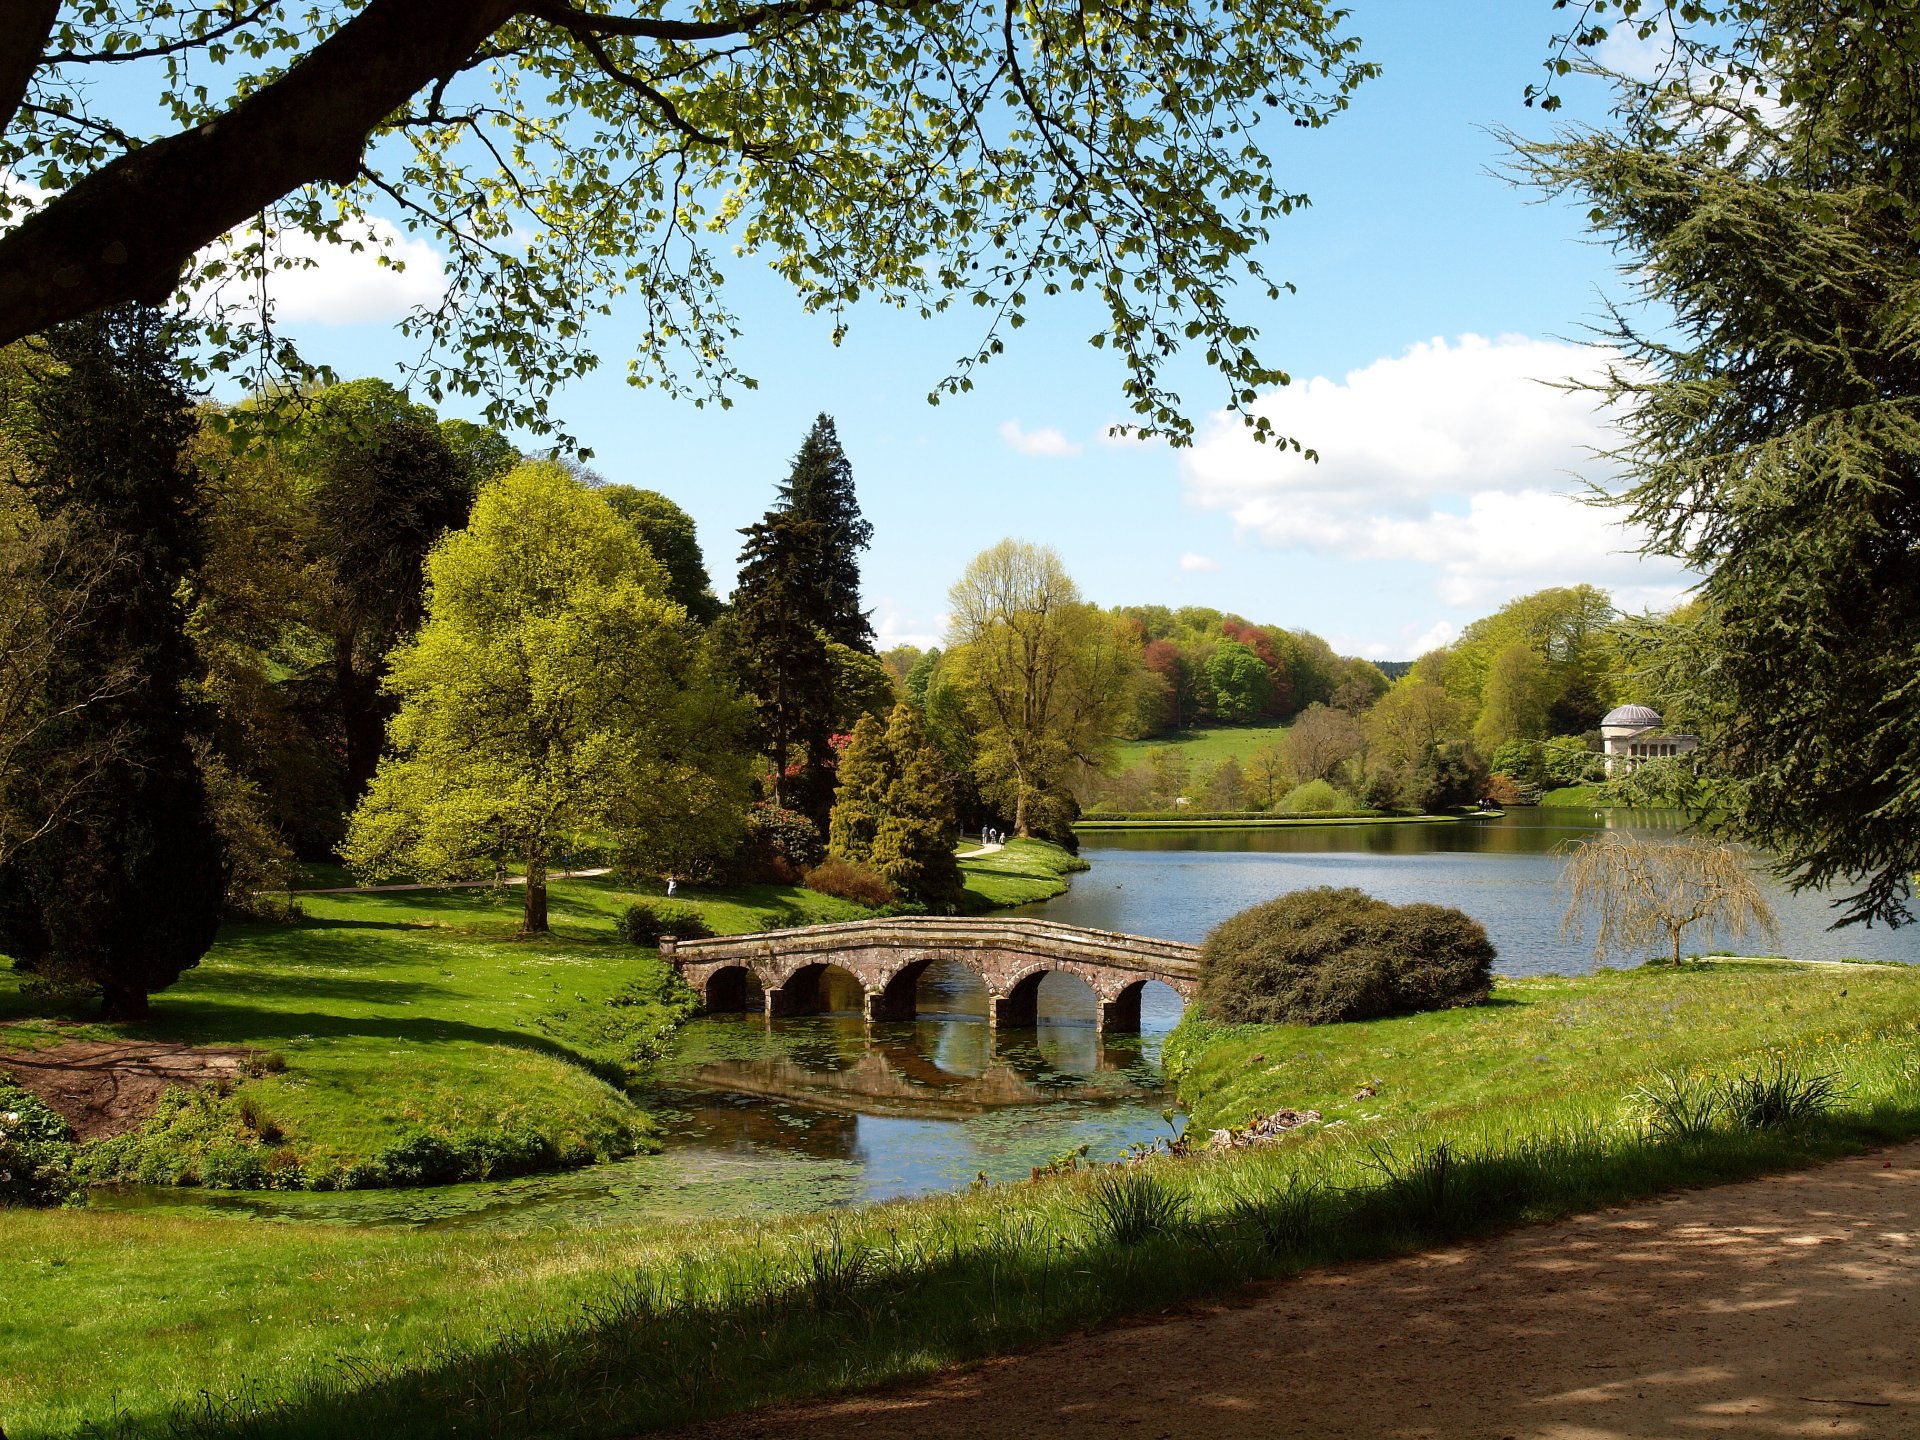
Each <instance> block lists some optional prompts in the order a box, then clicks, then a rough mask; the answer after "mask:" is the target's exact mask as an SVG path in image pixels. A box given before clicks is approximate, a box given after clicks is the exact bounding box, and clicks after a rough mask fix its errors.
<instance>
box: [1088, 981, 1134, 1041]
mask: <svg viewBox="0 0 1920 1440" xmlns="http://www.w3.org/2000/svg"><path fill="white" fill-rule="evenodd" d="M1141 988H1142V987H1140V986H1138V985H1129V986H1128V987H1127V988H1126V989H1125V990H1122V991H1121V992H1120V994H1119V995H1118V996H1117V997H1115V998H1114V999H1112V1000H1101V1001H1099V1002H1098V1004H1097V1007H1096V1008H1097V1011H1098V1019H1096V1020H1095V1022H1094V1023H1095V1024H1096V1025H1098V1026H1099V1027H1100V1031H1101V1033H1102V1034H1109V1033H1110V1034H1114V1035H1138V1034H1139V1033H1140V992H1141Z"/></svg>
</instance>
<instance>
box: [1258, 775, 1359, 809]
mask: <svg viewBox="0 0 1920 1440" xmlns="http://www.w3.org/2000/svg"><path fill="white" fill-rule="evenodd" d="M1274 808H1275V809H1277V810H1280V811H1282V812H1283V813H1285V814H1288V815H1319V814H1324V813H1325V812H1327V811H1329V810H1351V809H1353V797H1352V796H1351V795H1348V794H1345V793H1343V792H1342V791H1339V790H1336V789H1334V788H1333V786H1331V785H1329V784H1328V783H1327V782H1326V781H1324V780H1309V781H1307V783H1306V784H1304V785H1296V786H1294V787H1293V789H1291V790H1289V791H1288V792H1287V793H1286V794H1285V795H1283V796H1281V797H1280V803H1279V805H1277V806H1275V807H1274Z"/></svg>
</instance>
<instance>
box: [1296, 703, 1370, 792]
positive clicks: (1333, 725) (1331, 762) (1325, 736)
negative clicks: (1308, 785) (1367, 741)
mask: <svg viewBox="0 0 1920 1440" xmlns="http://www.w3.org/2000/svg"><path fill="white" fill-rule="evenodd" d="M1362 744H1363V737H1362V734H1361V730H1360V722H1359V721H1358V720H1355V719H1354V718H1353V716H1351V715H1349V714H1348V713H1347V712H1346V711H1344V710H1336V709H1332V708H1331V707H1329V706H1326V705H1317V704H1316V705H1309V706H1308V707H1307V708H1306V709H1305V710H1302V711H1301V712H1300V714H1299V716H1298V718H1297V719H1295V720H1294V722H1293V726H1292V728H1291V729H1289V730H1288V731H1287V760H1288V762H1289V768H1290V769H1291V770H1292V772H1293V774H1294V776H1295V778H1296V779H1297V780H1300V781H1307V780H1325V779H1327V778H1328V777H1329V776H1331V775H1332V774H1333V772H1334V771H1336V770H1338V769H1339V768H1340V767H1341V766H1342V765H1344V764H1346V763H1347V761H1349V760H1351V759H1352V758H1353V757H1354V756H1355V755H1357V754H1359V753H1360V747H1361V745H1362Z"/></svg>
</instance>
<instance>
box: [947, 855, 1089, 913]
mask: <svg viewBox="0 0 1920 1440" xmlns="http://www.w3.org/2000/svg"><path fill="white" fill-rule="evenodd" d="M1086 868H1087V862H1086V861H1084V860H1081V859H1079V858H1078V857H1077V856H1073V855H1069V854H1068V853H1067V852H1066V851H1065V850H1062V849H1061V848H1060V847H1059V846H1058V845H1054V844H1051V843H1049V842H1048V841H1045V840H1009V841H1007V842H1006V844H1005V846H1004V847H1003V848H1001V849H999V850H996V851H994V852H993V853H992V854H991V855H982V856H980V857H979V858H978V859H974V860H962V861H961V862H960V876H961V879H962V881H963V882H964V883H965V885H966V887H967V888H966V895H965V897H964V899H963V901H962V908H963V909H964V910H966V911H967V913H969V914H978V913H980V912H981V911H984V910H999V909H1004V908H1006V907H1007V906H1009V905H1030V904H1032V903H1033V902H1034V901H1036V900H1051V899H1052V898H1053V897H1054V896H1056V895H1061V894H1064V893H1066V889H1067V883H1068V882H1067V877H1068V876H1069V875H1071V874H1073V873H1074V872H1075V871H1077V870H1085V869H1086Z"/></svg>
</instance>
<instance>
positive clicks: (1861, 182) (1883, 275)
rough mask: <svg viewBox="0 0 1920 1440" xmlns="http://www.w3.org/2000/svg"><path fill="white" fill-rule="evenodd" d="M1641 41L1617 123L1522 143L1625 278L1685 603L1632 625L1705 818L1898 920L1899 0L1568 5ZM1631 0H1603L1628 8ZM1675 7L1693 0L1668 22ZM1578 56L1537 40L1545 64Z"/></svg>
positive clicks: (1656, 535) (1915, 411)
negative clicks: (1681, 733)
mask: <svg viewBox="0 0 1920 1440" xmlns="http://www.w3.org/2000/svg"><path fill="white" fill-rule="evenodd" d="M1574 8H1575V9H1576V10H1578V11H1579V12H1580V18H1579V23H1578V24H1576V25H1575V26H1574V27H1573V28H1572V29H1571V30H1570V31H1569V34H1568V37H1567V41H1566V43H1567V45H1568V46H1569V47H1570V48H1571V49H1572V50H1575V51H1578V50H1579V49H1580V48H1581V47H1582V46H1591V45H1592V44H1594V43H1596V42H1597V40H1598V39H1599V38H1601V37H1602V36H1603V35H1604V33H1605V29H1606V25H1605V24H1603V23H1600V22H1602V21H1606V22H1611V23H1612V24H1614V25H1616V26H1618V25H1620V24H1627V25H1632V26H1636V27H1638V29H1639V30H1640V32H1641V34H1642V37H1643V38H1644V39H1647V40H1650V41H1651V40H1655V39H1662V40H1664V41H1665V43H1666V44H1667V46H1668V48H1669V51H1670V62H1669V63H1668V64H1667V65H1666V66H1665V67H1664V69H1662V70H1661V71H1660V73H1659V74H1658V75H1657V76H1656V78H1654V79H1652V80H1639V79H1635V78H1633V77H1630V76H1625V75H1616V76H1614V77H1613V78H1614V80H1615V82H1616V83H1617V86H1618V95H1619V103H1618V107H1617V115H1616V117H1615V121H1616V123H1614V124H1613V125H1611V126H1609V127H1608V128H1606V129H1602V130H1585V131H1576V132H1572V133H1568V134H1565V135H1562V136H1561V137H1559V138H1557V139H1556V140H1554V141H1552V142H1549V143H1544V144H1534V145H1523V146H1521V147H1520V149H1519V152H1518V153H1519V157H1520V164H1521V166H1522V168H1523V170H1524V171H1525V172H1526V173H1527V174H1528V175H1529V176H1530V178H1531V179H1532V180H1533V181H1534V182H1535V183H1537V184H1539V185H1540V186H1542V187H1544V188H1546V189H1547V190H1549V191H1552V192H1554V193H1559V194H1565V195H1568V196H1571V197H1572V198H1574V199H1576V200H1577V201H1578V202H1579V203H1581V204H1582V205H1583V206H1585V207H1586V208H1587V210H1588V212H1589V214H1590V216H1591V219H1592V222H1593V224H1594V226H1595V228H1596V229H1597V231H1598V232H1599V233H1600V234H1601V235H1602V236H1604V237H1605V238H1606V239H1607V240H1608V241H1609V242H1610V243H1612V245H1613V246H1614V247H1615V249H1616V250H1617V251H1618V253H1619V255H1620V257H1621V261H1622V270H1623V274H1624V275H1625V276H1626V277H1627V282H1628V285H1629V287H1630V289H1631V290H1632V292H1633V295H1634V300H1635V303H1634V304H1632V305H1629V306H1624V307H1623V308H1622V309H1620V310H1619V311H1617V312H1616V313H1615V315H1614V317H1613V323H1612V325H1611V327H1610V329H1611V333H1610V334H1609V335H1608V336H1607V337H1606V338H1607V339H1608V340H1609V341H1610V343H1611V344H1612V345H1613V346H1614V347H1615V348H1616V350H1617V352H1618V359H1617V361H1616V363H1614V365H1613V366H1612V369H1611V370H1610V371H1609V372H1608V374H1607V377H1606V379H1605V381H1604V382H1603V383H1602V384H1601V385H1600V387H1599V398H1601V399H1603V400H1605V401H1607V402H1609V403H1610V404H1611V405H1612V406H1613V407H1614V408H1615V410H1616V411H1617V413H1618V414H1619V415H1620V417H1621V419H1620V425H1621V433H1622V435H1623V436H1624V439H1623V441H1622V443H1621V445H1620V446H1619V448H1618V450H1617V452H1616V453H1615V455H1614V457H1613V458H1614V460H1615V461H1616V462H1617V464H1618V467H1619V470H1620V473H1621V474H1623V475H1624V476H1625V485H1624V488H1623V491H1622V493H1621V494H1620V495H1619V496H1618V497H1617V498H1619V499H1622V500H1624V502H1625V507H1626V509H1627V511H1628V513H1629V515H1630V517H1631V519H1632V521H1633V522H1634V523H1636V524H1637V525H1639V526H1641V527H1643V529H1644V533H1645V534H1646V535H1647V536H1648V540H1647V548H1648V550H1649V551H1651V552H1653V553H1658V554H1662V555H1669V556H1673V557H1676V558H1678V559H1680V560H1682V561H1684V562H1685V563H1686V564H1687V566H1688V567H1689V568H1690V569H1692V570H1694V571H1696V572H1697V573H1699V574H1700V575H1701V576H1702V577H1704V578H1703V579H1702V580H1701V582H1700V585H1699V586H1698V589H1697V592H1696V594H1697V597H1698V604H1697V605H1694V606H1691V607H1689V609H1688V611H1687V612H1686V613H1685V614H1684V616H1682V617H1681V618H1678V619H1676V620H1675V621H1674V622H1672V623H1667V624H1651V625H1643V626H1641V627H1639V628H1638V631H1637V633H1636V635H1635V636H1634V645H1635V648H1636V649H1637V651H1638V655H1637V660H1638V663H1640V664H1641V665H1642V666H1644V667H1645V669H1646V671H1647V674H1646V677H1645V678H1646V679H1647V681H1648V682H1649V687H1648V688H1650V689H1651V690H1653V691H1655V692H1657V693H1660V694H1661V695H1662V696H1663V697H1665V699H1666V702H1667V703H1666V706H1665V708H1667V709H1668V710H1669V712H1670V713H1685V714H1686V715H1688V717H1689V718H1690V721H1691V723H1692V726H1693V728H1695V729H1697V730H1699V731H1700V733H1701V734H1702V736H1703V739H1704V742H1705V746H1704V751H1703V759H1704V760H1705V761H1706V762H1707V763H1708V764H1709V766H1710V767H1711V772H1712V774H1713V775H1715V776H1717V777H1718V779H1719V780H1720V782H1721V783H1720V784H1719V785H1718V786H1716V787H1714V789H1713V791H1712V793H1711V796H1710V798H1711V801H1712V804H1713V807H1714V808H1713V809H1712V810H1711V811H1710V812H1703V814H1702V816H1701V819H1702V821H1703V822H1704V823H1705V824H1707V825H1709V826H1712V827H1715V828H1717V829H1719V830H1720V831H1721V832H1722V833H1724V834H1727V835H1729V836H1732V837H1736V838H1739V839H1742V840H1745V841H1747V842H1749V843H1751V844H1752V845H1754V846H1756V847H1759V848H1761V849H1764V850H1766V851H1768V852H1770V853H1771V854H1773V855H1775V856H1777V857H1778V863H1779V867H1780V871H1781V873H1782V875H1783V876H1784V878H1785V879H1786V880H1788V881H1789V883H1791V884H1792V885H1793V886H1794V887H1795V888H1796V889H1799V888H1807V887H1814V888H1827V887H1834V886H1845V887H1851V888H1852V891H1853V893H1852V894H1851V895H1849V896H1847V897H1846V898H1845V900H1844V901H1842V902H1840V903H1841V904H1842V906H1843V907H1844V908H1843V910H1842V919H1841V921H1840V923H1850V922H1853V921H1867V922H1872V921H1876V920H1878V921H1885V922H1888V923H1891V924H1901V923H1905V922H1906V921H1908V920H1910V919H1911V918H1912V916H1911V912H1910V910H1909V908H1908V899H1909V896H1910V877H1911V876H1912V874H1913V873H1914V871H1915V870H1916V868H1920V838H1916V837H1920V558H1916V557H1920V369H1916V367H1915V365H1914V355H1915V346H1916V339H1917V338H1920V326H1917V324H1916V316H1920V249H1917V248H1916V247H1915V245H1914V236H1915V234H1916V233H1920V11H1916V10H1915V9H1914V7H1913V6H1911V5H1908V4H1903V3H1901V4H1896V3H1889V0H1839V3H1836V0H1726V3H1703V4H1700V5H1697V6H1692V5H1690V6H1687V7H1685V12H1684V16H1683V15H1682V12H1681V11H1678V10H1676V9H1675V8H1674V7H1673V6H1670V5H1659V4H1650V3H1649V4H1644V5H1643V4H1642V3H1640V0H1628V3H1627V4H1626V5H1625V6H1624V7H1619V6H1616V7H1615V8H1614V10H1613V11H1612V12H1610V13H1609V12H1606V10H1605V7H1603V6H1599V5H1588V6H1586V7H1584V8H1583V7H1578V6H1576V7H1574ZM1623 11H1624V17H1625V18H1624V19H1621V18H1619V17H1621V16H1622V14H1623ZM1685 16H1697V17H1698V20H1699V23H1698V24H1696V25H1692V26H1689V25H1687V24H1686V23H1684V18H1685ZM1575 63H1579V57H1578V56H1577V55H1570V56H1560V57H1557V58H1556V61H1555V64H1556V67H1558V66H1562V65H1568V64H1575Z"/></svg>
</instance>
